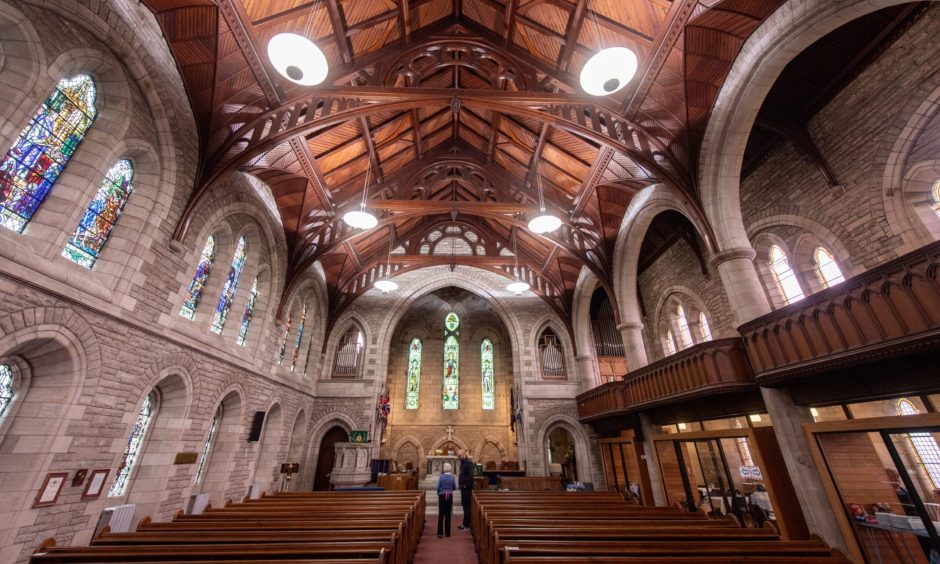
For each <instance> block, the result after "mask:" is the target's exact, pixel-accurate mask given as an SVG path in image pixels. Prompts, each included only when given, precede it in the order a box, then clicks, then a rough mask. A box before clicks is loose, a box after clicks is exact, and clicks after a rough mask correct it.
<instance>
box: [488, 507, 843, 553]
mask: <svg viewBox="0 0 940 564" xmlns="http://www.w3.org/2000/svg"><path fill="white" fill-rule="evenodd" d="M472 528H473V534H474V539H475V542H476V546H477V552H478V555H479V558H480V562H481V563H482V564H523V563H525V564H549V563H555V564H557V563H560V562H565V563H570V564H579V563H582V562H609V563H618V562H643V563H657V564H659V563H662V564H667V563H672V564H676V563H680V562H682V563H687V562H690V561H694V562H696V563H710V562H723V563H728V562H735V563H747V564H750V563H758V562H760V563H784V562H786V563H804V564H836V563H843V562H849V560H848V559H846V558H845V556H844V555H843V554H842V553H841V552H839V551H837V550H833V549H830V548H829V547H828V546H826V544H824V543H823V542H822V541H821V540H819V539H817V538H813V539H811V540H799V541H794V540H781V539H780V535H779V534H778V533H777V531H776V530H774V529H773V528H771V527H770V526H769V525H768V526H767V527H766V528H763V529H746V528H742V527H741V526H740V525H739V523H738V522H737V521H736V520H735V518H734V517H733V516H729V517H727V518H725V519H709V518H708V517H707V516H706V515H705V514H704V513H689V512H686V511H684V510H681V509H677V508H671V507H643V506H640V505H639V504H637V503H636V502H633V501H625V500H624V499H623V498H622V497H621V496H620V494H618V493H616V492H577V493H575V492H571V493H569V492H479V493H478V492H474V496H473V512H472Z"/></svg>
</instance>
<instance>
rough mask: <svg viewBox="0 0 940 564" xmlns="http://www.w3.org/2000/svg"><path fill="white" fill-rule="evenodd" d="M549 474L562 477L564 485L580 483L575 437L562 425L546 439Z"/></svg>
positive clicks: (550, 432) (554, 429)
mask: <svg viewBox="0 0 940 564" xmlns="http://www.w3.org/2000/svg"><path fill="white" fill-rule="evenodd" d="M545 455H546V456H547V459H548V473H549V475H551V476H560V477H561V481H562V483H566V482H577V481H578V457H577V452H576V450H575V443H574V437H573V436H572V435H571V432H570V431H568V429H565V428H564V427H562V426H561V425H558V426H556V427H554V428H553V429H552V430H551V431H549V432H548V434H547V435H546V439H545Z"/></svg>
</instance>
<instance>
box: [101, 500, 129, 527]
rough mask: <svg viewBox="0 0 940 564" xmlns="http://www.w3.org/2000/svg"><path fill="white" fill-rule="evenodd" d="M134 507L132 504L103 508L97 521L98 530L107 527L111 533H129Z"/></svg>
mask: <svg viewBox="0 0 940 564" xmlns="http://www.w3.org/2000/svg"><path fill="white" fill-rule="evenodd" d="M136 507H137V506H136V505H134V504H133V503H128V504H125V505H115V506H114V507H105V508H104V511H102V512H101V517H100V518H99V519H98V529H101V528H102V527H104V526H108V527H111V532H112V533H127V532H130V530H131V523H132V522H133V520H134V509H135V508H136Z"/></svg>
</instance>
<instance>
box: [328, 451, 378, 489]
mask: <svg viewBox="0 0 940 564" xmlns="http://www.w3.org/2000/svg"><path fill="white" fill-rule="evenodd" d="M371 450H372V444H371V443H336V459H335V460H336V462H335V463H334V465H333V472H332V473H331V474H330V483H331V484H333V486H334V487H337V488H349V487H356V486H364V485H366V484H368V483H369V482H370V481H372V466H371V464H370V461H371V459H372V457H371V454H370V451H371Z"/></svg>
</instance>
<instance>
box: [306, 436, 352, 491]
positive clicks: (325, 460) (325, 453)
mask: <svg viewBox="0 0 940 564" xmlns="http://www.w3.org/2000/svg"><path fill="white" fill-rule="evenodd" d="M345 442H349V433H347V432H346V429H343V428H342V427H340V426H338V425H337V426H336V427H333V428H332V429H330V430H329V431H327V432H326V434H325V435H323V439H322V440H321V441H320V449H319V451H318V452H319V455H318V456H317V471H316V474H314V477H313V489H314V491H325V490H329V489H330V473H331V472H332V471H333V466H334V464H335V463H336V443H345Z"/></svg>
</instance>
